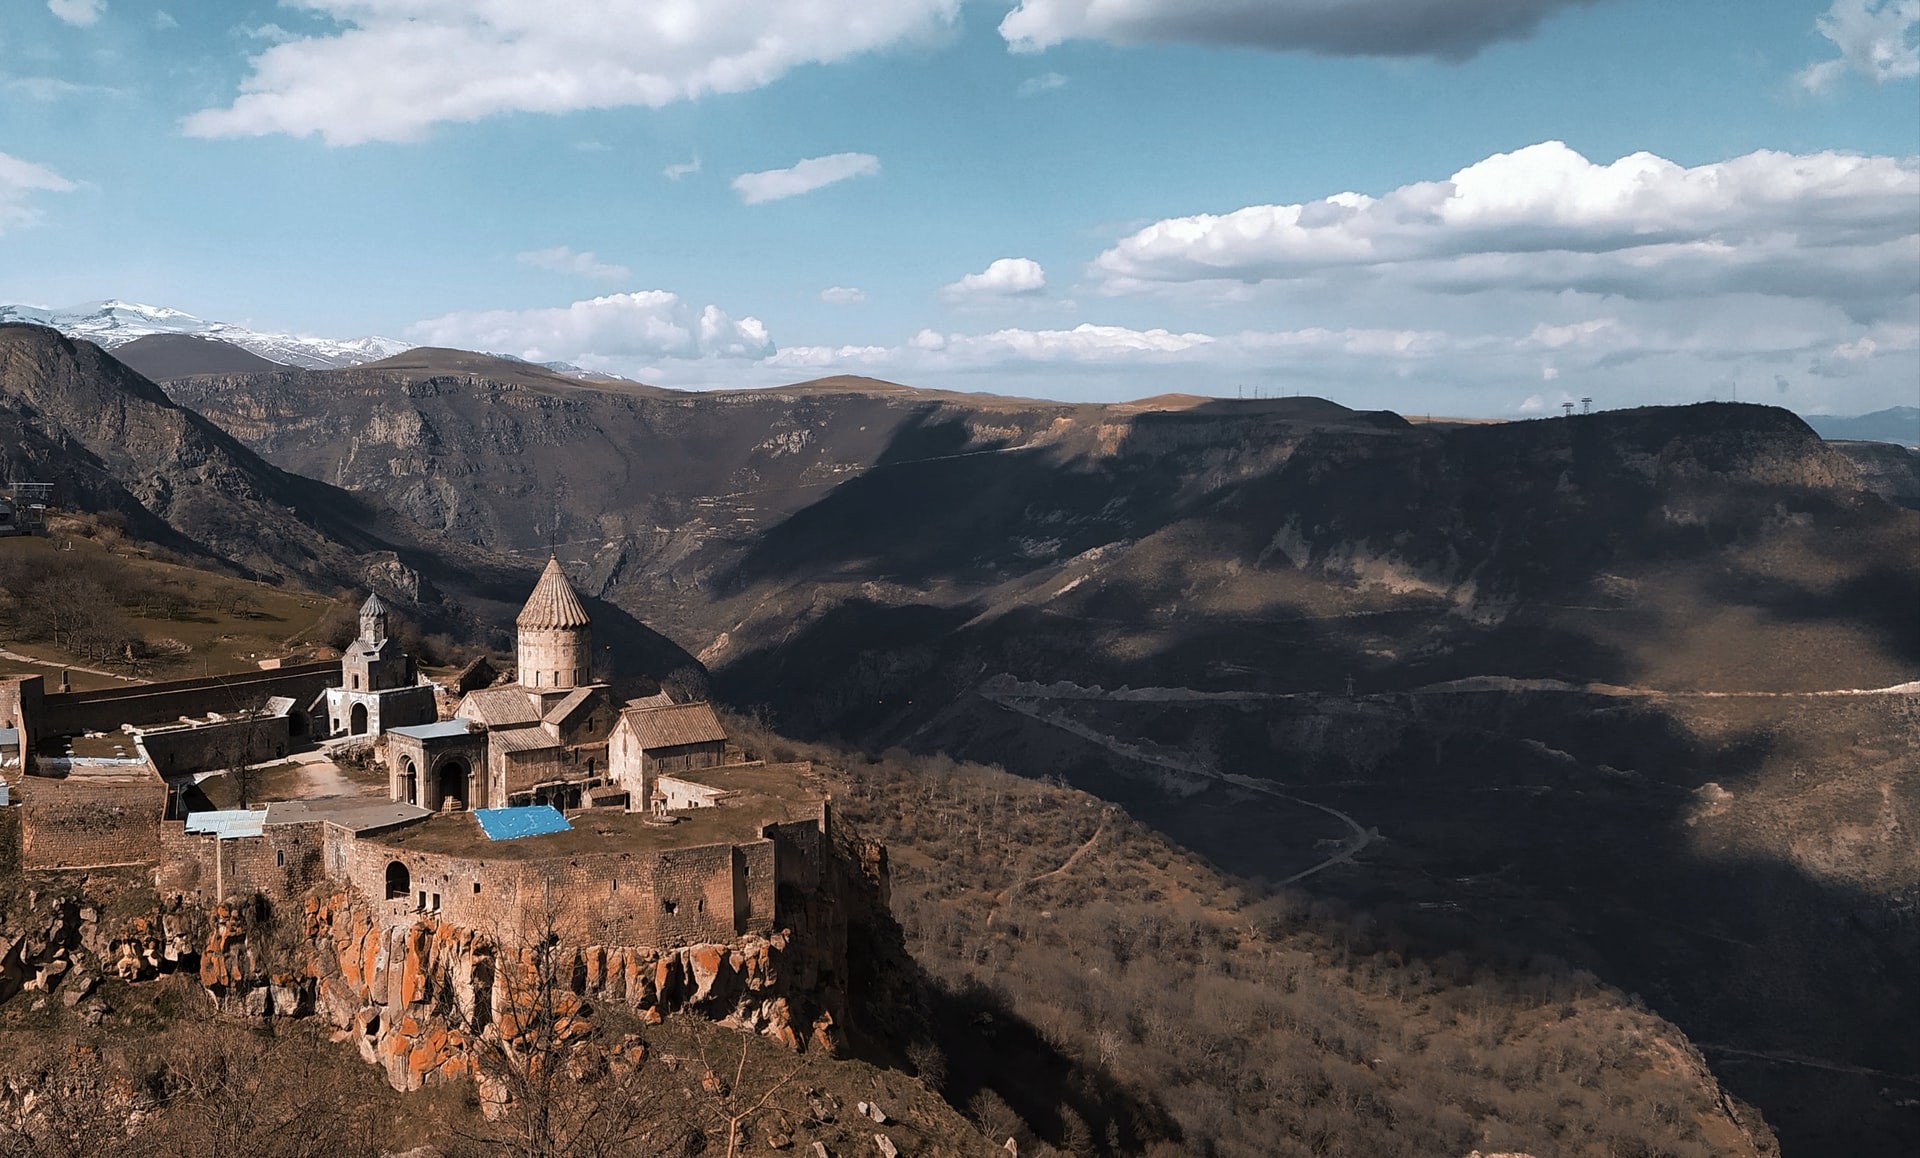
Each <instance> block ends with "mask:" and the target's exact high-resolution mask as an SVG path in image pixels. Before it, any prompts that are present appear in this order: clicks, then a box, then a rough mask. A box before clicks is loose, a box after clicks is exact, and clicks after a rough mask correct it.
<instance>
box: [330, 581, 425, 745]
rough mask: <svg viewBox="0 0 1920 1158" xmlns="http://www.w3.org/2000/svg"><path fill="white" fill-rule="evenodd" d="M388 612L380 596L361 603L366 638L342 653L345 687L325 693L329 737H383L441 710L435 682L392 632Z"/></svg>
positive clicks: (362, 638)
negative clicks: (423, 677)
mask: <svg viewBox="0 0 1920 1158" xmlns="http://www.w3.org/2000/svg"><path fill="white" fill-rule="evenodd" d="M388 614H389V613H388V611H387V605H386V604H385V603H383V602H381V600H380V597H379V596H378V595H369V596H367V601H366V603H364V604H362V605H361V607H360V637H359V638H358V639H356V640H354V641H353V642H352V643H350V644H348V645H347V650H346V652H345V654H343V655H342V656H341V657H340V686H339V687H337V688H328V689H327V690H326V692H325V693H323V695H322V699H323V700H324V701H325V716H326V721H327V727H326V734H327V735H329V736H378V735H380V734H381V733H382V732H386V731H390V730H392V729H394V728H399V727H408V726H411V725H414V724H430V723H432V722H433V721H434V719H435V718H436V717H437V716H438V715H439V710H438V706H437V704H436V703H435V700H434V693H433V685H431V684H423V683H421V682H420V677H419V673H418V671H417V670H416V669H415V668H414V663H413V657H412V656H410V655H408V654H406V653H405V652H403V651H401V650H400V641H399V640H397V639H394V638H393V637H392V636H391V635H390V634H389V633H388V630H387V628H388V623H387V618H388ZM319 706H320V705H319V704H316V705H315V707H316V708H318V707H319ZM316 714H318V713H316Z"/></svg>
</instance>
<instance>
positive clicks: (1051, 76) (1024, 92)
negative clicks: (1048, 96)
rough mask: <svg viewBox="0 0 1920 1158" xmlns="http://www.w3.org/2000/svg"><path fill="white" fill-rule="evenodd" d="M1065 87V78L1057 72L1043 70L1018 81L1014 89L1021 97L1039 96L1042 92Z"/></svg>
mask: <svg viewBox="0 0 1920 1158" xmlns="http://www.w3.org/2000/svg"><path fill="white" fill-rule="evenodd" d="M1065 87H1067V78H1066V77H1064V76H1061V75H1060V74H1059V73H1057V72H1043V73H1041V74H1040V75H1039V76H1030V77H1028V78H1027V79H1025V80H1023V81H1021V82H1020V87H1019V88H1017V89H1015V90H1014V91H1015V92H1016V93H1018V94H1019V95H1021V96H1023V97H1030V96H1039V95H1040V94H1041V93H1043V92H1052V91H1053V90H1054V89H1057V88H1065Z"/></svg>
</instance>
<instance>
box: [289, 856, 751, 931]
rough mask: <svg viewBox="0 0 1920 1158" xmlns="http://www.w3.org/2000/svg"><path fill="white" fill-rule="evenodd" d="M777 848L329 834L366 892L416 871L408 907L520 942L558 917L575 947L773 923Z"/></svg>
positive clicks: (335, 862) (379, 894)
mask: <svg viewBox="0 0 1920 1158" xmlns="http://www.w3.org/2000/svg"><path fill="white" fill-rule="evenodd" d="M778 855H779V854H778V852H777V850H776V848H775V845H774V842H773V841H771V840H761V841H754V842H751V843H749V844H745V845H741V846H738V847H736V846H734V845H731V844H715V845H703V846H699V847H695V848H678V849H668V850H664V851H661V852H658V853H653V854H640V853H602V854H594V855H587V856H574V857H566V858H564V859H562V858H555V859H552V860H543V861H519V860H501V859H487V858H483V857H470V856H449V855H444V854H440V853H422V852H415V851H411V850H408V849H407V848H406V847H405V846H403V845H388V844H383V843H382V842H381V841H380V840H379V837H378V836H377V835H372V836H366V837H357V838H356V837H353V836H351V835H345V836H342V837H340V838H337V839H334V838H330V842H329V845H328V850H327V855H326V861H325V868H326V871H327V872H328V873H329V874H330V875H332V876H333V877H334V878H335V879H341V880H347V881H351V882H352V883H353V884H354V885H356V886H357V887H358V888H359V889H360V891H361V892H363V893H364V894H366V895H367V896H368V897H372V898H377V899H384V898H385V897H386V895H387V879H388V878H387V869H388V866H389V865H391V864H393V863H396V862H397V863H399V864H401V865H403V866H405V868H406V876H407V892H408V897H409V902H410V904H412V905H414V906H417V905H418V902H419V895H420V894H421V893H423V892H424V893H426V894H427V896H428V900H427V906H426V907H427V908H428V910H430V911H436V910H434V902H433V898H434V897H435V896H437V897H438V898H439V907H438V909H437V912H438V914H439V916H440V918H441V919H442V920H445V921H448V922H451V923H453V924H457V925H460V926H462V927H464V928H472V929H483V930H488V931H490V932H492V933H493V934H494V935H496V936H499V937H501V938H503V939H508V940H512V939H515V938H521V937H524V936H527V935H530V934H533V933H536V932H538V931H540V930H542V929H544V928H546V927H547V926H548V925H551V926H552V928H553V929H554V930H555V931H556V932H558V933H560V934H561V936H562V938H563V939H566V940H568V941H570V942H572V943H577V944H626V945H656V946H662V947H666V946H675V945H692V944H700V943H704V942H712V941H725V940H729V939H732V938H734V937H737V936H740V935H742V934H744V933H749V932H761V933H764V932H769V931H771V930H772V929H773V928H774V924H775V920H776V912H775V900H776V891H775V888H776V881H777V879H778V877H779V868H778V863H779V862H778Z"/></svg>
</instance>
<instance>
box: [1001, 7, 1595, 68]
mask: <svg viewBox="0 0 1920 1158" xmlns="http://www.w3.org/2000/svg"><path fill="white" fill-rule="evenodd" d="M1595 2H1596V0H1020V4H1019V6H1018V7H1017V8H1015V9H1014V10H1013V11H1012V12H1010V13H1008V14H1007V16H1006V18H1005V19H1004V20H1002V21H1001V22H1000V35H1001V36H1003V37H1005V38H1006V41H1007V43H1008V44H1009V45H1011V46H1012V47H1013V50H1014V51H1016V52H1039V51H1042V50H1044V49H1047V48H1051V47H1053V46H1054V45H1056V44H1060V43H1062V42H1064V41H1068V40H1076V39H1095V40H1106V41H1111V42H1113V43H1116V44H1164V43H1185V44H1213V45H1229V46H1244V47H1252V48H1265V49H1270V50H1273V51H1298V52H1313V53H1320V54H1323V55H1328V56H1435V57H1440V58H1442V59H1447V60H1461V59H1465V58H1466V57H1470V56H1472V55H1473V54H1474V53H1476V52H1479V51H1480V50H1481V49H1483V48H1485V47H1487V46H1488V45H1490V44H1494V43H1496V42H1499V41H1502V40H1517V39H1520V38H1523V37H1526V36H1529V35H1531V34H1532V33H1533V31H1534V29H1535V28H1536V27H1538V26H1539V24H1540V21H1541V20H1543V19H1544V18H1546V17H1547V16H1549V15H1551V14H1552V13H1554V12H1557V11H1559V10H1560V9H1562V8H1571V7H1575V6H1576V5H1581V4H1590V3H1595Z"/></svg>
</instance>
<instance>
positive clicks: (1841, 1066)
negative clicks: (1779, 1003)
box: [1699, 1043, 1920, 1085]
mask: <svg viewBox="0 0 1920 1158" xmlns="http://www.w3.org/2000/svg"><path fill="white" fill-rule="evenodd" d="M1699 1044H1700V1050H1701V1052H1702V1053H1717V1054H1721V1055H1724V1056H1726V1057H1737V1058H1746V1059H1748V1060H1750V1061H1763V1062H1769V1063H1772V1064H1774V1065H1786V1066H1804V1067H1806V1068H1807V1069H1814V1070H1826V1071H1827V1072H1829V1073H1836V1074H1858V1075H1860V1076H1862V1077H1869V1078H1886V1079H1889V1080H1891V1081H1896V1082H1907V1083H1909V1084H1912V1085H1920V1075H1914V1074H1895V1073H1888V1072H1887V1071H1886V1070H1876V1069H1868V1068H1867V1067H1866V1066H1856V1065H1848V1064H1847V1063H1846V1062H1830V1061H1821V1060H1820V1059H1819V1058H1812V1057H1801V1056H1799V1055H1798V1054H1791V1053H1770V1052H1767V1051H1765V1050H1757V1049H1735V1048H1734V1047H1732V1046H1730V1045H1706V1044H1704V1043H1699Z"/></svg>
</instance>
